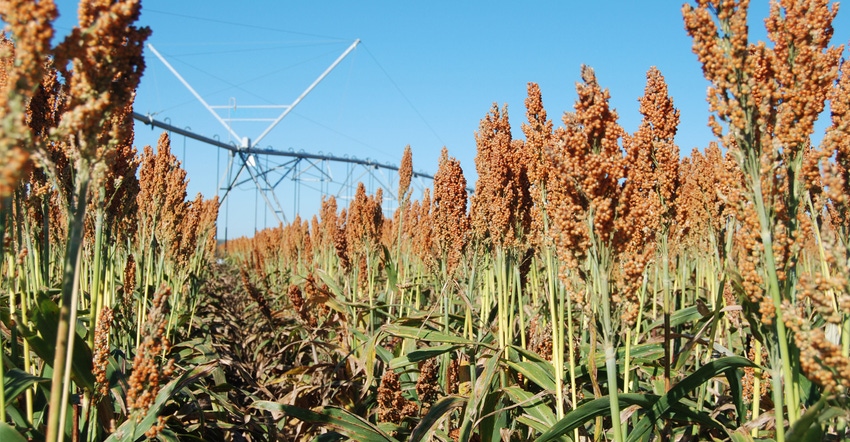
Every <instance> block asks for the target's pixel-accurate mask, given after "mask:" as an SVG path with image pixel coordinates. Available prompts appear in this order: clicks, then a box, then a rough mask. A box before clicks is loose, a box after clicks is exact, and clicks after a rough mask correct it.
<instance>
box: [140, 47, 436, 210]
mask: <svg viewBox="0 0 850 442" xmlns="http://www.w3.org/2000/svg"><path fill="white" fill-rule="evenodd" d="M359 43H360V40H359V39H358V40H355V41H354V43H352V44H351V46H349V47H348V49H346V50H345V52H343V53H342V55H340V56H339V57H338V58H337V59H336V60H335V61H334V62H333V63H331V65H330V66H328V68H327V69H325V71H324V72H322V74H321V75H319V77H318V78H316V80H315V81H313V83H312V84H311V85H310V86H308V87H307V89H305V90H304V92H302V93H301V95H299V96H298V98H296V99H295V100H294V101H293V102H292V103H290V104H281V105H249V106H243V105H240V106H239V107H240V108H243V109H269V110H280V111H281V112H280V114H279V115H277V117H276V118H230V117H222V116H221V115H220V114H219V112H220V111H222V110H226V109H234V108H235V107H236V104H235V100H232V103H231V104H229V105H223V106H211V105H209V104H208V103H207V102H206V100H204V99H203V97H201V95H200V94H199V93H198V92H197V91H195V89H194V88H193V87H192V86H191V85H190V84H189V82H188V81H186V79H185V78H183V76H182V75H180V73H179V72H177V70H176V69H175V68H174V67H173V66H172V65H171V63H169V62H168V60H166V59H165V57H163V56H162V54H160V53H159V51H157V50H156V48H154V47H153V45H151V44H148V49H149V50H150V51H151V53H153V54H154V55H156V57H157V58H159V60H160V61H162V63H163V64H164V65H165V66H166V67H167V68H168V69H169V70H170V71H171V73H172V74H174V76H175V77H177V79H178V80H180V82H181V83H183V85H184V86H185V87H186V88H187V89H188V90H189V92H191V93H192V95H194V96H195V98H196V99H197V100H198V101H199V102H200V103H201V104H202V105H203V106H204V107H205V108H206V109H207V110H208V111H209V112H210V114H211V115H212V116H213V117H214V118H215V119H216V120H217V121H218V122H219V123H221V125H222V126H223V127H224V128H225V129H226V130H227V133H228V134H229V135H230V136H231V137H233V139H235V140H239V143H238V144H237V143H235V142H230V143H226V142H223V141H221V140H218V139H215V138H211V137H208V136H204V135H201V134H197V133H195V132H192V131H191V130H190V129H184V128H180V127H177V126H174V125H171V124H169V123H167V122H164V121H159V120H156V119H154V118H153V116H152V115H151V114H147V115H143V114H140V113H138V112H133V118H135V119H136V120H138V121H140V122H142V123H144V124H146V125H150V126H152V127H157V128H161V129H164V130H166V131H170V132H173V133H176V134H178V135H182V136H184V137H187V138H191V139H194V140H197V141H200V142H203V143H206V144H209V145H212V146H215V147H218V148H221V149H225V150H227V151H228V152H229V153H230V160H229V162H228V166H227V169H226V171H225V172H224V173H223V174H222V176H221V178H220V179H219V184H218V191H221V192H223V193H221V194H220V195H219V201H220V202H221V203H224V201H225V200H226V199H227V197H228V195H229V194H230V192H231V191H232V190H233V189H234V188H236V187H239V186H241V185H244V184H250V183H252V182H253V185H254V186H255V187H256V190H257V191H258V193H259V194H260V195H261V196H262V197H263V200H264V201H265V203H266V205H267V206H268V208H269V211H270V212H271V213H273V214H274V217H275V219H276V221H277V222H279V223H280V222H284V223H288V222H289V220H288V219H287V217H286V214H285V213H284V210H283V206H282V205H281V201H280V199H279V198H278V195H277V193H276V192H275V189H276V188H277V187H278V186H279V185H280V184H281V183H283V182H285V181H292V182H295V184H296V185H295V190H294V191H293V192H292V193H291V198H292V199H293V203H294V207H295V208H296V209H295V210H296V211H297V210H298V209H297V208H298V202H299V200H300V187H301V186H300V184H301V183H302V182H310V183H316V182H318V183H319V188H318V189H317V190H318V191H319V192H321V193H322V195H334V196H335V197H336V198H338V199H340V198H341V199H345V198H347V197H350V195H352V194H353V189H354V188H355V187H356V186H357V183H358V182H360V181H362V180H363V179H364V178H368V179H369V181H370V184H371V185H378V186H380V187H381V188H383V194H384V203H385V207H386V205H387V204H386V203H396V204H395V205H396V206H397V195H396V192H397V189H396V188H395V186H396V185H397V183H395V182H392V181H391V180H389V179H388V177H387V175H386V174H385V172H397V171H398V166H395V165H392V164H385V163H379V162H377V161H374V160H371V159H369V158H366V159H359V158H357V157H349V156H347V155H346V156H336V155H329V154H322V153H321V152H320V153H318V154H313V153H307V152H304V151H303V150H299V151H297V152H296V151H294V150H293V149H289V150H280V149H274V148H272V147H269V148H258V147H256V146H259V144H260V142H261V141H263V139H265V138H266V136H267V135H268V134H269V133H270V132H271V131H272V129H274V128H275V126H277V125H278V123H280V122H281V121H282V120H283V119H284V118H286V116H287V115H289V113H290V112H292V110H293V109H294V108H295V106H297V105H298V103H300V102H301V101H302V100H303V99H304V97H306V96H307V94H309V93H310V91H312V90H313V89H314V88H315V87H316V86H317V85H318V84H319V83H320V82H321V81H322V80H323V79H324V78H325V77H327V76H328V74H330V73H331V71H332V70H333V69H334V68H335V67H336V66H337V65H338V64H339V63H340V62H341V61H342V60H343V59H344V58H345V57H346V56H348V54H350V53H351V52H352V51H353V50H354V48H356V47H357V45H358V44H359ZM236 121H241V122H270V124H269V125H268V127H267V128H266V129H265V130H263V131H262V132H261V133H260V134H259V135H257V136H256V137H254V138H253V139H251V138H248V137H244V136H241V135H240V134H238V133H236V131H234V129H233V126H232V124H231V123H233V122H236ZM260 157H263V160H260V159H259V158H260ZM270 157H271V158H276V161H275V162H274V163H273V164H270V161H269V158H270ZM332 164H344V165H345V166H346V169H345V170H346V172H345V174H344V176H343V177H342V179H341V180H340V179H335V178H334V176H333V175H334V174H333V173H332V168H331V165H332ZM245 174H247V175H248V176H247V177H246V176H245ZM413 177H414V178H417V180H414V183H415V184H416V185H417V186H419V187H420V190H422V189H424V188H425V187H426V184H425V182H424V180H433V178H434V177H433V176H432V175H427V174H423V173H419V172H414V173H413Z"/></svg>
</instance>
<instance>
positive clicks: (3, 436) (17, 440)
mask: <svg viewBox="0 0 850 442" xmlns="http://www.w3.org/2000/svg"><path fill="white" fill-rule="evenodd" d="M0 440H2V441H3V442H27V438H25V437H23V436H21V433H18V431H17V430H15V428H14V427H12V426H11V425H9V424H7V423H6V422H0Z"/></svg>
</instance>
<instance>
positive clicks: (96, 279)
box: [88, 201, 105, 348]
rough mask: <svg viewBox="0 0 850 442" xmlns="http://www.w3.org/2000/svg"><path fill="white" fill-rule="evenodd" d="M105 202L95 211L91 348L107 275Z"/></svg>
mask: <svg viewBox="0 0 850 442" xmlns="http://www.w3.org/2000/svg"><path fill="white" fill-rule="evenodd" d="M102 206H103V204H102V201H101V204H98V207H97V212H96V213H95V221H94V253H92V256H93V257H94V263H93V264H92V290H91V293H90V296H91V298H92V302H91V311H90V312H89V318H90V322H89V324H91V329H92V332H91V333H89V336H88V338H89V339H88V341H89V348H94V328H95V325H96V324H97V321H98V319H100V310H101V309H102V308H103V293H102V290H101V285H102V281H103V279H105V276H104V275H103V270H102V267H103V263H102V261H103V252H102V250H101V249H102V247H103V207H102Z"/></svg>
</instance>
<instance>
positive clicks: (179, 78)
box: [148, 43, 242, 140]
mask: <svg viewBox="0 0 850 442" xmlns="http://www.w3.org/2000/svg"><path fill="white" fill-rule="evenodd" d="M148 49H150V50H151V52H153V54H154V55H156V57H157V58H159V60H160V61H161V62H162V63H163V64H164V65H165V67H167V68H168V70H170V71H171V73H172V74H174V76H175V77H177V79H178V80H180V82H181V83H183V86H186V89H189V92H191V93H192V95H194V96H195V98H197V99H198V101H200V102H201V104H203V105H204V107H205V108H207V110H208V111H210V113H211V114H212V115H213V117H215V119H216V120H218V122H219V123H221V125H222V126H224V128H225V129H227V131H228V132H230V135H233V137H234V138H236V139H237V140H242V138H241V137H240V136H239V135H238V134H237V133H236V132H234V131H233V129H231V128H230V126H229V125H228V124H227V123H225V122H224V120H222V119H221V117H220V116H219V115H218V114H217V113H216V111H214V110H213V109H212V108H211V107H210V105H209V104H207V102H206V101H204V99H203V98H202V97H201V94H199V93H198V92H196V91H195V89H194V88H192V85H190V84H189V82H188V81H186V79H184V78H183V77H182V76H181V75H180V73H179V72H177V69H174V66H171V63H169V62H168V60H166V59H165V57H163V56H162V54H160V53H159V51H157V50H156V48H155V47H153V45H152V44H150V43H148Z"/></svg>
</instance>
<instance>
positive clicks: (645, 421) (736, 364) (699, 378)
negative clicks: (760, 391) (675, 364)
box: [628, 356, 755, 441]
mask: <svg viewBox="0 0 850 442" xmlns="http://www.w3.org/2000/svg"><path fill="white" fill-rule="evenodd" d="M754 366H755V364H753V363H752V361H750V360H749V359H746V358H742V357H740V356H730V357H726V358H720V359H717V360H714V361H711V362H709V363H707V364H705V365H703V366H702V367H700V368H699V369H698V370H697V371H695V372H694V373H692V374H691V375H690V376H688V377H686V378H685V379H682V381H681V382H679V383H678V384H676V385H675V386H673V388H671V389H670V391H668V392H667V394H665V395H664V396H661V397H660V398H659V399H658V401H656V402H655V404H653V406H652V408H651V409H650V410H648V412H647V413H646V415H645V416H644V417H643V418H641V420H640V421H638V423H637V425H635V427H634V429H632V431H631V433H630V434H629V438H628V440H629V441H637V440H640V439H641V438H642V437H643V435H644V434H645V433H646V432H647V431H649V430H650V429H651V428H652V427H653V426H654V425H656V423H657V422H658V421H659V420H661V418H662V417H663V416H664V414H666V413H667V411H669V410H670V408H671V407H672V406H673V405H675V404H677V403H678V402H679V401H680V400H681V399H682V398H684V397H685V396H686V395H687V394H688V393H690V392H692V391H694V390H696V389H697V388H699V387H700V386H701V385H702V384H705V383H707V382H710V381H711V380H712V379H713V378H714V377H715V376H719V375H721V374H724V373H725V374H726V376H727V378H730V377H731V378H734V377H735V376H737V373H736V371H737V370H738V369H739V368H741V367H754ZM732 382H734V381H730V383H732Z"/></svg>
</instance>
